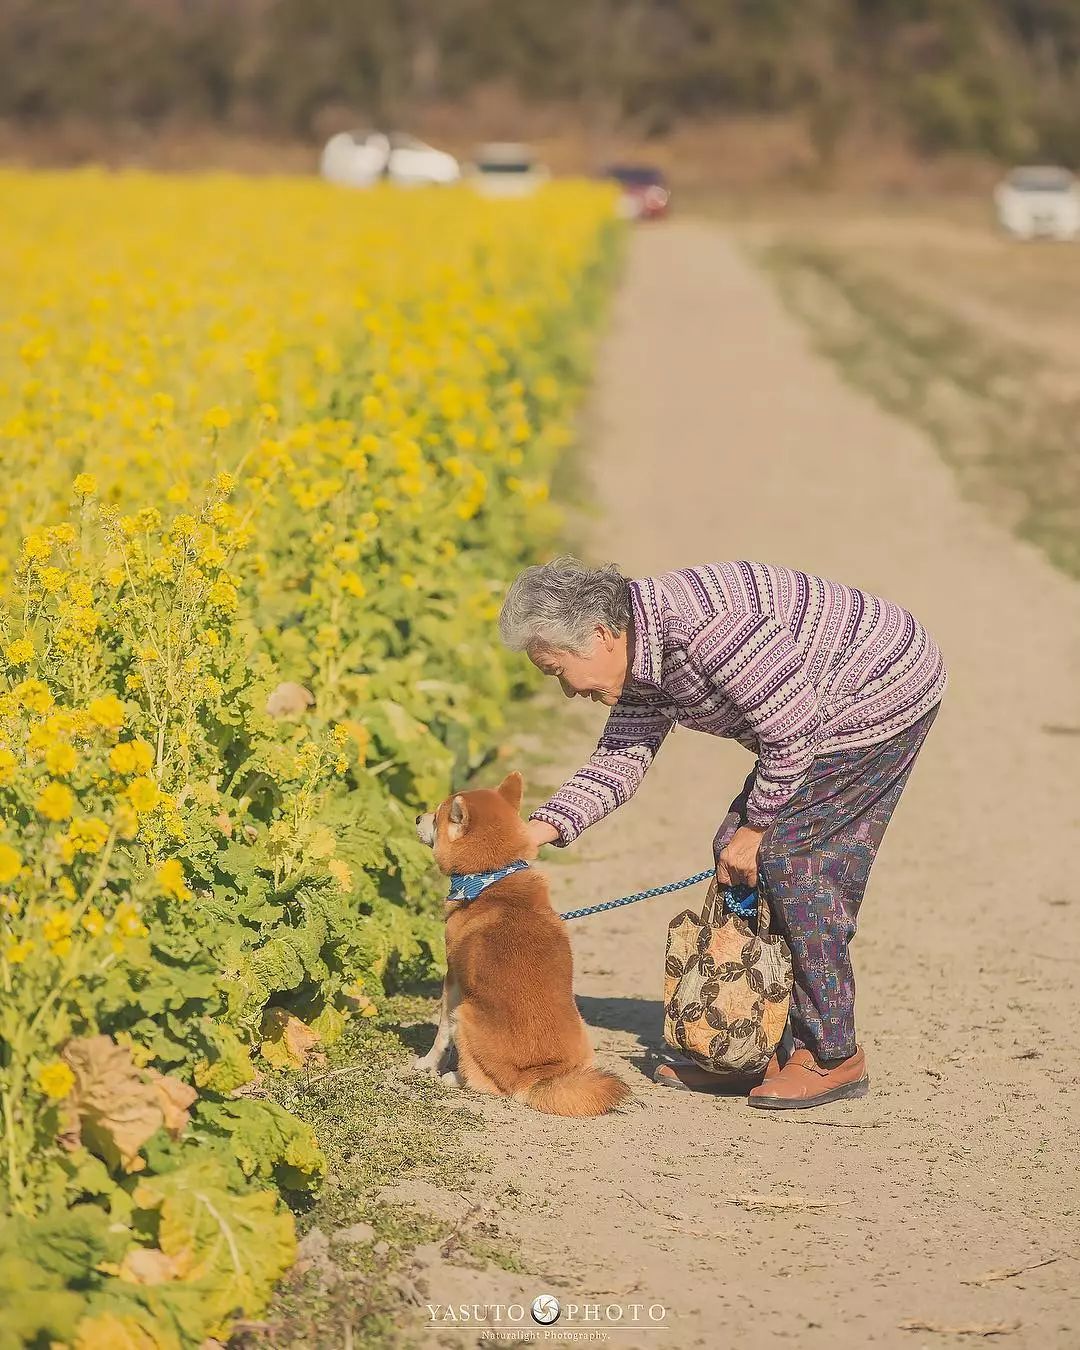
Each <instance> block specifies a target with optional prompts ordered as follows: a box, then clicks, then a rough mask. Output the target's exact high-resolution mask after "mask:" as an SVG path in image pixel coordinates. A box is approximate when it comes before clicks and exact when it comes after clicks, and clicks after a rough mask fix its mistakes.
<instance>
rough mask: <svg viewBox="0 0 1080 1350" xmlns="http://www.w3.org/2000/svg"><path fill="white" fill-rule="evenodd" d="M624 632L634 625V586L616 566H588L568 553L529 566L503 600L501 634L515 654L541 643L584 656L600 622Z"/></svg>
mask: <svg viewBox="0 0 1080 1350" xmlns="http://www.w3.org/2000/svg"><path fill="white" fill-rule="evenodd" d="M598 623H599V624H603V625H604V627H605V628H610V629H611V631H612V632H613V633H622V632H623V631H624V630H625V629H626V628H627V627H628V626H629V623H630V583H629V581H628V580H627V579H626V577H624V576H623V574H622V573H621V572H620V571H619V569H618V568H617V567H616V566H615V564H614V563H609V564H608V565H607V566H606V567H587V566H586V565H585V564H584V563H583V562H582V561H581V559H580V558H575V557H573V555H572V554H569V553H565V554H563V555H562V556H561V557H558V558H552V560H551V562H546V563H539V564H537V565H536V566H534V567H526V568H525V570H524V571H523V572H519V573H518V575H517V576H516V577H515V579H514V582H513V585H512V586H511V587H510V590H509V591H508V592H507V595H506V599H505V600H504V601H503V607H502V612H501V613H500V615H499V632H500V633H501V635H502V640H503V642H504V643H505V645H506V646H507V647H509V648H510V649H511V650H512V651H518V652H520V651H524V650H525V648H526V647H528V646H529V645H530V644H531V643H533V642H541V643H543V644H544V646H546V647H551V648H553V649H554V650H555V651H567V652H577V653H579V654H584V653H585V652H586V651H587V650H588V648H589V639H590V638H591V636H592V633H593V629H594V628H595V627H596V625H597V624H598Z"/></svg>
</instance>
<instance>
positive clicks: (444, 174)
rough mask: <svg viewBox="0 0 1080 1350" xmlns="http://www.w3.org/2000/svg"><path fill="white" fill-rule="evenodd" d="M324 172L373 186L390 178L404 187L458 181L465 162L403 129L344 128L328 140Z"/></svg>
mask: <svg viewBox="0 0 1080 1350" xmlns="http://www.w3.org/2000/svg"><path fill="white" fill-rule="evenodd" d="M320 171H321V173H322V176H323V177H324V178H326V179H328V180H329V181H330V182H331V183H344V184H345V185H346V186H348V187H371V185H372V184H373V183H376V182H378V180H379V179H380V178H387V179H389V180H390V182H392V183H397V184H398V185H399V186H401V187H413V186H417V185H420V184H424V183H435V184H446V183H456V182H457V180H458V179H459V178H460V177H461V166H460V165H459V164H458V162H457V160H456V159H455V158H454V156H453V155H449V154H447V153H446V151H445V150H436V149H435V147H434V146H431V145H426V144H425V143H424V142H423V141H418V140H417V139H416V137H415V136H409V135H407V134H406V133H405V132H402V131H393V132H390V133H389V134H387V133H386V132H382V131H340V132H338V134H337V135H336V136H331V137H330V139H329V140H328V141H327V142H326V145H325V147H324V148H323V152H322V159H321V161H320Z"/></svg>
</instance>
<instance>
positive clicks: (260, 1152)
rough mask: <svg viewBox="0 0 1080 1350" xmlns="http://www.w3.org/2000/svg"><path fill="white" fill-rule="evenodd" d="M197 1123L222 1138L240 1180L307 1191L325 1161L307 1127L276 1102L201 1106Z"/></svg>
mask: <svg viewBox="0 0 1080 1350" xmlns="http://www.w3.org/2000/svg"><path fill="white" fill-rule="evenodd" d="M199 1119H200V1121H201V1122H204V1123H206V1124H208V1125H211V1126H212V1127H213V1128H214V1129H215V1130H218V1131H220V1132H222V1133H223V1134H226V1135H227V1136H228V1138H229V1144H230V1149H231V1151H232V1153H233V1154H234V1156H235V1157H236V1160H237V1162H239V1164H240V1166H241V1168H243V1171H244V1174H245V1175H246V1176H249V1177H251V1176H257V1177H262V1178H263V1179H265V1180H271V1179H272V1180H275V1181H276V1182H277V1183H278V1185H279V1186H282V1187H284V1188H285V1189H286V1190H293V1191H296V1190H313V1189H314V1188H315V1187H316V1186H317V1185H318V1183H319V1181H320V1180H321V1179H322V1176H323V1173H324V1172H325V1170H326V1159H325V1157H324V1156H323V1152H322V1149H320V1147H319V1143H318V1140H317V1139H316V1138H315V1132H314V1131H313V1130H312V1128H311V1127H310V1125H307V1124H305V1123H304V1121H302V1120H298V1119H297V1118H296V1116H294V1115H291V1114H290V1113H289V1112H288V1111H286V1110H285V1108H284V1107H282V1106H279V1105H278V1104H277V1103H276V1102H270V1101H262V1100H257V1099H255V1098H250V1099H243V1100H239V1101H231V1102H206V1103H203V1104H202V1105H201V1106H200V1108H199Z"/></svg>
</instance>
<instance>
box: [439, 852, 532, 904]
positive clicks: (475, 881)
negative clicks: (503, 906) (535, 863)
mask: <svg viewBox="0 0 1080 1350" xmlns="http://www.w3.org/2000/svg"><path fill="white" fill-rule="evenodd" d="M528 865H529V864H528V863H527V862H526V861H525V859H524V858H518V859H517V860H516V861H515V862H512V863H511V864H510V866H509V867H499V868H496V870H495V871H494V872H451V873H450V894H449V895H448V896H447V897H446V898H447V900H475V899H476V897H477V896H478V895H479V894H480V893H481V892H482V891H486V890H487V888H488V887H489V886H491V885H494V883H495V882H496V881H501V880H502V879H503V877H508V876H510V875H512V874H513V873H514V872H520V871H521V869H522V868H523V867H528Z"/></svg>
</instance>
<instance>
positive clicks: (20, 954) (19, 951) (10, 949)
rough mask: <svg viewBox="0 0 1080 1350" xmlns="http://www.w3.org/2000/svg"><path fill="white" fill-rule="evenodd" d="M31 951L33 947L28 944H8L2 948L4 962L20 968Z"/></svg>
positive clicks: (24, 942)
mask: <svg viewBox="0 0 1080 1350" xmlns="http://www.w3.org/2000/svg"><path fill="white" fill-rule="evenodd" d="M32 951H33V945H32V944H31V943H29V942H26V941H23V942H9V943H8V945H7V946H6V947H5V948H4V960H5V961H7V962H8V964H9V965H12V966H21V965H22V963H23V962H24V961H25V960H26V958H27V957H28V956H29V955H30V953H31V952H32Z"/></svg>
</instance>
